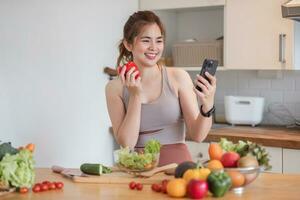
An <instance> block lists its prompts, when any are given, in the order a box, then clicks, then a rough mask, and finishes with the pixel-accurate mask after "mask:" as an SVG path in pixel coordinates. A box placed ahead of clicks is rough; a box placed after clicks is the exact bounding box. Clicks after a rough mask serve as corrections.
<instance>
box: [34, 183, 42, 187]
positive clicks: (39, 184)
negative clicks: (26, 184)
mask: <svg viewBox="0 0 300 200" xmlns="http://www.w3.org/2000/svg"><path fill="white" fill-rule="evenodd" d="M35 186H39V187H42V184H41V183H36V184H34V186H33V187H35Z"/></svg>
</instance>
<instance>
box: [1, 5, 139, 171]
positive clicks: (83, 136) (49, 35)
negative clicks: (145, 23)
mask: <svg viewBox="0 0 300 200" xmlns="http://www.w3.org/2000/svg"><path fill="white" fill-rule="evenodd" d="M137 9H138V1H137V0H111V1H104V0H102V1H100V0H86V1H82V0H52V1H41V0H26V1H17V0H2V1H0V140H2V141H11V142H12V143H13V145H15V146H19V145H24V144H26V143H30V142H32V143H35V144H36V152H35V159H36V162H37V166H43V167H44V166H47V167H49V166H51V165H53V164H56V165H62V166H64V167H78V166H79V165H80V164H81V163H83V162H101V163H104V164H111V163H112V148H113V140H112V138H111V136H110V135H109V133H108V127H109V126H110V121H109V118H108V115H107V110H106V103H105V95H104V87H105V84H106V83H107V81H108V78H107V76H106V75H105V74H103V72H102V71H103V66H107V65H110V66H114V65H115V62H116V58H117V53H118V52H117V43H118V41H119V40H120V39H121V36H122V30H123V24H124V23H125V21H126V20H127V18H128V17H129V15H130V14H131V13H132V12H133V11H135V10H137Z"/></svg>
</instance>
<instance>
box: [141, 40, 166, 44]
mask: <svg viewBox="0 0 300 200" xmlns="http://www.w3.org/2000/svg"><path fill="white" fill-rule="evenodd" d="M142 42H144V43H149V42H150V40H142ZM156 42H157V43H162V42H163V40H157V41H156Z"/></svg>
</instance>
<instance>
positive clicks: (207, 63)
mask: <svg viewBox="0 0 300 200" xmlns="http://www.w3.org/2000/svg"><path fill="white" fill-rule="evenodd" d="M217 67H218V61H217V60H212V59H205V60H204V61H203V64H202V68H201V71H200V74H199V75H200V76H202V77H204V78H205V79H206V80H208V81H209V79H208V78H207V76H205V72H208V73H210V74H211V75H213V76H214V75H215V73H216V71H217ZM196 89H197V90H199V91H200V92H202V89H201V88H200V87H199V86H198V85H197V86H196Z"/></svg>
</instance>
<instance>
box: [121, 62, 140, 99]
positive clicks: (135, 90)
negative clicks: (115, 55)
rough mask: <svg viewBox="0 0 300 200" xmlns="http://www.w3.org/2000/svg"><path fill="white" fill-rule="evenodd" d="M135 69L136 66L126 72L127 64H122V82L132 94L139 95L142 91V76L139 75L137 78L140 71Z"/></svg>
mask: <svg viewBox="0 0 300 200" xmlns="http://www.w3.org/2000/svg"><path fill="white" fill-rule="evenodd" d="M134 70H135V68H133V67H132V68H131V69H130V70H129V71H127V72H126V66H122V69H121V72H120V74H119V77H120V79H121V81H122V84H123V85H125V86H126V87H127V89H128V91H129V94H130V95H138V96H139V95H140V94H141V92H142V84H141V77H140V76H138V77H137V78H135V77H136V76H137V74H138V73H139V71H138V70H135V71H134ZM125 72H126V73H125Z"/></svg>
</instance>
